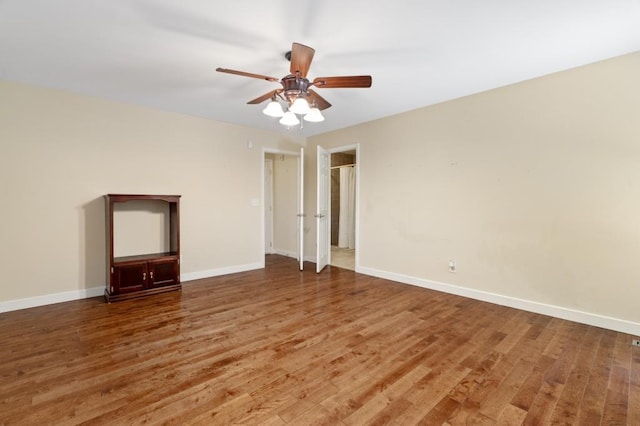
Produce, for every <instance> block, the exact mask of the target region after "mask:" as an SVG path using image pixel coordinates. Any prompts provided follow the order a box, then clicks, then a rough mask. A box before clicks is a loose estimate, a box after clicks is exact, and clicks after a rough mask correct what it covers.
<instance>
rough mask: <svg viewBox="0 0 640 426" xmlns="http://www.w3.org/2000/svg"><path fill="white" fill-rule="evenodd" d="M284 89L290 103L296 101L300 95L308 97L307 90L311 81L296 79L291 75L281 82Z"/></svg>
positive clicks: (302, 78)
mask: <svg viewBox="0 0 640 426" xmlns="http://www.w3.org/2000/svg"><path fill="white" fill-rule="evenodd" d="M280 82H281V83H282V87H283V88H284V96H285V98H287V100H289V101H294V100H295V99H296V98H297V97H298V96H300V94H303V96H306V95H307V89H308V88H309V80H307V79H306V78H304V77H296V76H295V75H292V74H289V75H288V76H286V77H284V78H283V79H282V80H281V81H280Z"/></svg>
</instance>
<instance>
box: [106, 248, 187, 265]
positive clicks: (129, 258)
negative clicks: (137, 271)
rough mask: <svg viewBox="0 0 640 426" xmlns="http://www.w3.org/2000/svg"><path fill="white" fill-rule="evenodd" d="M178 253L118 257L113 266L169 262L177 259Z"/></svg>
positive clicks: (168, 252)
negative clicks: (145, 262)
mask: <svg viewBox="0 0 640 426" xmlns="http://www.w3.org/2000/svg"><path fill="white" fill-rule="evenodd" d="M177 258H178V253H176V252H175V251H167V252H164V253H149V254H138V255H134V256H119V257H116V258H114V259H113V264H114V265H117V264H122V263H135V262H141V261H148V260H169V259H177Z"/></svg>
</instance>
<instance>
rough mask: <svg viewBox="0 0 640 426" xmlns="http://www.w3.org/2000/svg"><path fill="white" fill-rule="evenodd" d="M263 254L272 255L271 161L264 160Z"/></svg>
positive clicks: (268, 159)
mask: <svg viewBox="0 0 640 426" xmlns="http://www.w3.org/2000/svg"><path fill="white" fill-rule="evenodd" d="M264 252H265V253H266V254H271V253H273V160H272V159H270V158H265V159H264Z"/></svg>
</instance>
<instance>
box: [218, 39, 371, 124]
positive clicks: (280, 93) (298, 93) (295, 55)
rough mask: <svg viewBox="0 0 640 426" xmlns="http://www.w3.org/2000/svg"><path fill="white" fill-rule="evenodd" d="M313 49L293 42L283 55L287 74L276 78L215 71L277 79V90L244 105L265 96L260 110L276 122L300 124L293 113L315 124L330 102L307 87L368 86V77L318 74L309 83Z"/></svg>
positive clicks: (226, 70) (241, 72)
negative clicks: (322, 75) (287, 64)
mask: <svg viewBox="0 0 640 426" xmlns="http://www.w3.org/2000/svg"><path fill="white" fill-rule="evenodd" d="M314 54H315V50H314V49H312V48H311V47H308V46H305V45H303V44H300V43H293V45H292V47H291V51H290V52H287V53H286V54H285V57H286V58H287V60H289V61H291V67H290V74H289V75H287V76H285V77H283V78H282V79H280V80H278V79H277V78H275V77H269V76H266V75H261V74H254V73H248V72H244V71H236V70H231V69H227V68H216V71H218V72H224V73H227V74H235V75H240V76H244V77H251V78H258V79H260V80H266V81H272V82H279V83H280V85H281V86H282V88H281V89H276V90H272V91H271V92H269V93H265V94H264V95H262V96H259V97H257V98H256V99H253V100H250V101H249V102H247V103H248V104H259V103H262V102H264V101H266V100H267V99H270V100H271V101H270V102H269V104H268V105H267V106H266V107H265V108H264V109H263V110H262V112H263V113H264V114H265V115H268V116H270V117H276V118H277V117H281V118H280V123H281V124H283V125H285V126H289V127H290V126H295V125H298V124H300V123H301V121H300V119H298V117H297V116H296V114H298V115H301V116H303V118H304V121H308V122H311V123H319V122H321V121H324V116H323V115H322V113H321V112H320V111H321V110H324V109H327V108H329V107H330V106H331V104H330V103H329V102H328V101H327V100H326V99H324V98H323V97H322V96H320V95H318V94H317V93H316V92H314V91H313V90H311V89H310V88H311V87H312V86H315V87H316V88H330V89H338V88H356V87H360V88H367V87H371V81H372V79H371V76H369V75H359V76H342V77H318V78H316V79H314V80H313V81H312V82H310V81H309V80H308V79H307V72H308V71H309V66H310V65H311V61H312V60H313V55H314ZM278 98H280V99H282V100H283V101H284V102H286V104H287V106H288V111H287V112H284V110H283V108H282V105H281V104H280V102H279V101H278Z"/></svg>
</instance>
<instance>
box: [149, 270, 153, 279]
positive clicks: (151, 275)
mask: <svg viewBox="0 0 640 426" xmlns="http://www.w3.org/2000/svg"><path fill="white" fill-rule="evenodd" d="M149 278H151V279H153V271H151V272H149Z"/></svg>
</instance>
